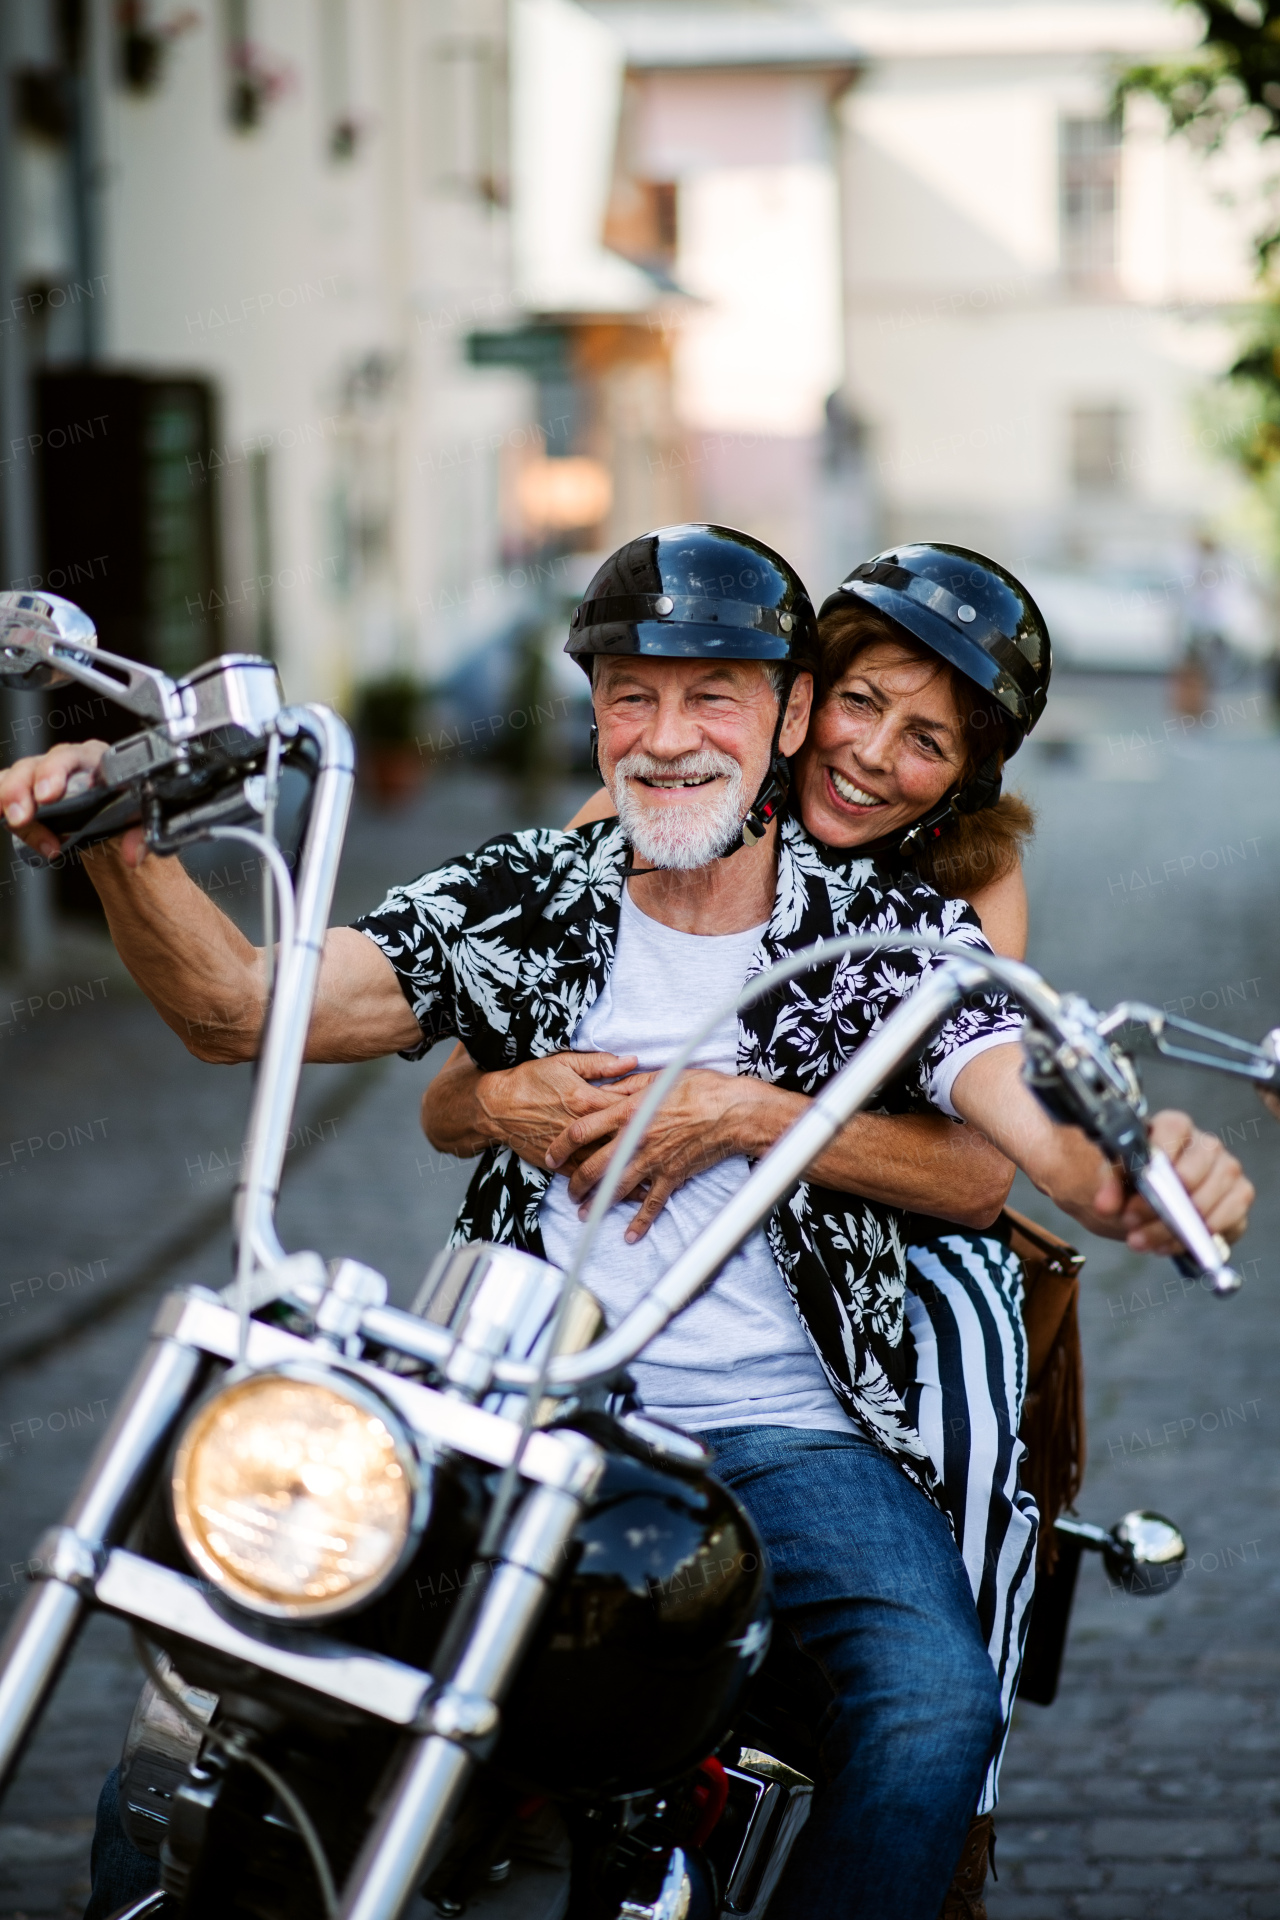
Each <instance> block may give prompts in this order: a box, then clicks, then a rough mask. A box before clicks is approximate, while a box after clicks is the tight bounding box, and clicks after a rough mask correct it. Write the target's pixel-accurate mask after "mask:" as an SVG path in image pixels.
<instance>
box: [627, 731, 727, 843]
mask: <svg viewBox="0 0 1280 1920" xmlns="http://www.w3.org/2000/svg"><path fill="white" fill-rule="evenodd" d="M664 774H670V775H683V776H685V777H686V778H696V777H698V776H699V775H701V776H705V775H707V774H722V775H724V778H723V779H721V780H717V781H716V782H715V784H714V785H713V786H706V787H690V788H689V789H688V794H689V798H688V800H687V801H686V802H681V803H678V804H675V805H673V804H672V803H670V802H664V803H662V804H661V805H659V806H646V805H645V803H644V798H643V795H644V788H643V787H640V786H637V785H636V784H635V780H636V777H637V776H640V777H649V778H653V777H654V776H661V775H664ZM613 784H614V801H615V803H616V805H617V809H618V819H619V820H620V822H621V823H622V830H623V832H624V833H625V834H626V836H627V839H628V840H629V841H630V842H631V845H632V846H633V847H634V849H635V851H636V854H637V856H638V857H639V858H640V859H641V860H643V861H644V862H645V864H646V866H650V867H666V868H669V869H673V870H675V871H677V872H681V873H690V872H692V871H693V870H694V869H695V868H697V867H706V866H710V864H711V862H712V861H713V860H718V859H719V857H720V855H721V854H722V853H725V852H727V851H728V849H729V848H730V847H731V846H732V845H733V842H734V841H735V840H736V839H737V837H738V834H739V832H740V831H741V828H742V818H743V815H744V813H745V812H746V805H745V802H744V800H743V780H742V768H741V767H740V766H739V765H738V763H737V761H736V760H734V759H732V758H731V757H730V756H729V755H728V754H727V753H717V752H716V751H715V750H714V749H713V748H710V747H704V748H703V749H702V750H701V752H699V753H682V754H678V755H677V756H676V758H675V759H674V760H655V759H654V757H653V755H652V754H648V753H629V754H627V755H626V756H625V758H623V759H621V760H619V762H618V764H617V766H616V767H615V768H614V781H613Z"/></svg>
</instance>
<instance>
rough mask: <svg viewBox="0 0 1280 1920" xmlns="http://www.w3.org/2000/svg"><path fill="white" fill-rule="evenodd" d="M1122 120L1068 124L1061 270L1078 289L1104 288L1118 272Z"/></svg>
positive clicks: (1062, 162)
mask: <svg viewBox="0 0 1280 1920" xmlns="http://www.w3.org/2000/svg"><path fill="white" fill-rule="evenodd" d="M1120 131H1121V129H1120V118H1119V115H1118V114H1111V115H1109V116H1108V117H1107V118H1106V119H1090V120H1085V119H1064V120H1063V121H1062V124H1061V128H1060V135H1059V144H1058V206H1059V225H1060V230H1061V237H1062V270H1063V272H1064V273H1065V274H1066V276H1067V278H1068V279H1069V280H1070V281H1071V282H1072V283H1073V284H1074V285H1076V286H1079V287H1084V288H1088V287H1096V286H1099V285H1103V286H1105V285H1106V284H1107V283H1108V282H1109V281H1110V280H1111V279H1112V278H1113V276H1114V274H1115V267H1116V210H1117V206H1118V200H1119V181H1120Z"/></svg>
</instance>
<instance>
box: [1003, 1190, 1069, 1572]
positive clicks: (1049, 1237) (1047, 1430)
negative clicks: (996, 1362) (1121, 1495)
mask: <svg viewBox="0 0 1280 1920" xmlns="http://www.w3.org/2000/svg"><path fill="white" fill-rule="evenodd" d="M1004 1218H1005V1223H1006V1226H1007V1228H1008V1230H1009V1242H1010V1245H1011V1246H1012V1248H1013V1251H1014V1252H1015V1253H1016V1254H1017V1255H1018V1257H1019V1258H1020V1259H1021V1261H1022V1265H1023V1273H1024V1276H1025V1281H1024V1284H1025V1306H1024V1316H1025V1322H1026V1330H1027V1393H1026V1397H1025V1399H1024V1401H1023V1407H1022V1424H1021V1426H1020V1428H1019V1435H1020V1437H1021V1439H1022V1442H1023V1445H1024V1446H1025V1447H1026V1449H1027V1452H1026V1457H1025V1459H1024V1460H1023V1462H1022V1484H1023V1486H1024V1487H1025V1488H1026V1489H1027V1491H1028V1492H1029V1493H1030V1494H1031V1495H1032V1497H1033V1498H1034V1500H1035V1502H1036V1505H1037V1506H1038V1507H1039V1509H1040V1540H1039V1545H1038V1546H1037V1549H1036V1564H1037V1568H1038V1570H1039V1572H1040V1573H1042V1574H1049V1573H1052V1572H1053V1569H1054V1565H1055V1563H1056V1561H1057V1558H1058V1545H1057V1540H1056V1537H1055V1534H1054V1527H1053V1523H1054V1521H1055V1520H1056V1519H1057V1517H1058V1515H1059V1514H1060V1513H1062V1512H1064V1511H1065V1510H1066V1509H1067V1508H1069V1507H1073V1506H1074V1505H1075V1502H1076V1497H1077V1495H1078V1494H1079V1492H1080V1488H1081V1485H1082V1484H1083V1481H1084V1469H1085V1461H1086V1438H1085V1410H1084V1354H1083V1352H1082V1350H1081V1346H1080V1319H1079V1313H1078V1304H1079V1298H1080V1278H1079V1276H1080V1269H1081V1267H1082V1266H1083V1265H1084V1256H1083V1254H1080V1253H1077V1252H1076V1250H1075V1248H1074V1247H1072V1246H1069V1245H1068V1243H1067V1242H1066V1241H1065V1240H1062V1239H1059V1237H1058V1236H1057V1234H1053V1233H1050V1232H1049V1231H1048V1230H1047V1229H1046V1228H1044V1227H1041V1226H1040V1225H1039V1224H1038V1223H1037V1222H1035V1221H1033V1220H1028V1219H1027V1218H1026V1217H1025V1216H1024V1215H1022V1214H1019V1213H1015V1212H1013V1210H1012V1209H1011V1208H1006V1209H1005V1215H1004Z"/></svg>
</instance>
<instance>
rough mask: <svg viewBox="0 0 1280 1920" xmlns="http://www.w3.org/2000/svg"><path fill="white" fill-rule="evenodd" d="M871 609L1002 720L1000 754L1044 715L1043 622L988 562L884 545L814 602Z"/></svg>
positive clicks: (958, 553)
mask: <svg viewBox="0 0 1280 1920" xmlns="http://www.w3.org/2000/svg"><path fill="white" fill-rule="evenodd" d="M859 604H861V605H865V606H872V607H875V608H877V609H878V611H879V612H880V613H883V614H887V615H888V617H889V619H890V620H894V621H896V622H897V624H898V625H899V626H900V627H905V628H906V630H907V632H908V633H909V634H911V635H912V636H913V638H914V639H916V640H920V641H923V643H924V645H925V646H926V647H929V648H931V649H932V651H933V652H934V653H938V654H941V655H942V658H943V659H944V660H947V661H949V662H950V664H951V665H952V666H953V667H955V668H956V669H957V671H958V672H960V673H962V674H963V675H964V676H965V678H966V679H967V680H972V681H973V683H974V684H975V686H979V687H981V688H982V691H983V692H984V693H986V694H988V695H989V696H990V698H991V699H992V700H994V701H995V703H996V705H997V706H999V707H1000V708H1001V709H1002V711H1003V712H1004V714H1005V716H1006V732H1007V736H1008V737H1007V742H1006V745H1005V756H1006V758H1007V757H1008V755H1009V754H1012V753H1016V752H1017V750H1018V748H1019V747H1020V746H1021V745H1022V742H1023V740H1024V739H1025V738H1026V736H1027V735H1028V734H1029V733H1030V731H1031V729H1032V728H1033V727H1034V726H1035V724H1036V721H1037V720H1038V719H1039V718H1040V715H1041V714H1042V713H1043V712H1044V706H1045V701H1046V699H1047V698H1048V693H1049V675H1050V673H1051V672H1052V670H1053V653H1052V650H1051V648H1050V645H1049V629H1048V628H1047V627H1046V625H1045V623H1044V616H1043V615H1042V613H1041V612H1040V609H1039V607H1037V605H1036V603H1035V601H1034V600H1033V599H1032V598H1031V595H1030V594H1029V593H1028V592H1027V590H1026V588H1025V587H1024V586H1023V585H1022V582H1021V581H1020V580H1015V578H1014V576H1013V575H1012V574H1011V573H1010V572H1008V570H1007V569H1006V568H1004V567H1002V566H1000V565H999V564H998V562H996V561H995V560H988V559H986V558H985V557H984V556H983V555H982V554H980V553H972V552H970V550H969V548H968V547H951V546H946V545H944V544H943V543H942V542H941V541H931V542H912V544H911V545H909V546H901V547H890V548H889V549H888V550H887V551H886V552H884V553H878V554H877V555H876V557H875V559H874V560H864V561H863V562H862V565H861V566H857V567H855V568H854V569H853V572H852V573H851V574H849V576H848V578H847V579H845V580H842V581H841V583H840V585H839V587H838V588H837V590H836V591H835V593H833V594H830V595H829V596H828V598H827V599H826V600H824V601H823V603H822V610H821V612H820V614H819V616H818V617H819V619H822V618H825V616H826V615H827V614H829V613H835V612H837V611H838V610H839V609H840V608H841V607H852V606H857V605H859Z"/></svg>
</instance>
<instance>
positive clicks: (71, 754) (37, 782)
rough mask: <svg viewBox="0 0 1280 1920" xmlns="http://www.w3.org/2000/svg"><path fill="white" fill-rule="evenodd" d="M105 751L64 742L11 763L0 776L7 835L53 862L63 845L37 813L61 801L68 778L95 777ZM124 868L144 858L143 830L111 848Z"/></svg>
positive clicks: (99, 745) (88, 743) (94, 743)
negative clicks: (42, 823)
mask: <svg viewBox="0 0 1280 1920" xmlns="http://www.w3.org/2000/svg"><path fill="white" fill-rule="evenodd" d="M106 751H107V743H106V741H105V740H76V741H71V740H67V741H64V742H62V743H61V744H60V745H58V746H56V747H51V748H50V749H49V751H48V753H42V754H39V755H32V756H29V757H28V758H27V759H25V760H15V761H14V763H13V765H12V766H11V767H6V768H5V770H4V772H3V773H2V774H0V816H3V818H4V822H5V825H6V826H7V827H8V828H9V829H10V831H11V832H13V833H16V834H17V836H18V838H19V839H20V840H23V841H25V842H26V844H27V846H29V847H30V848H31V849H32V851H33V852H34V853H38V854H41V855H43V857H44V858H45V859H46V860H53V859H56V857H57V855H58V854H59V853H60V852H61V850H62V842H61V841H60V840H59V838H58V835H57V834H56V833H54V832H53V830H52V828H50V827H42V826H41V825H40V822H39V821H38V820H37V819H36V817H35V815H36V808H37V807H43V806H47V805H48V804H49V802H50V801H52V800H61V798H62V796H63V794H64V793H65V792H66V790H67V782H68V781H69V780H70V779H71V778H72V776H73V775H75V774H77V773H79V774H89V775H90V776H93V775H96V773H97V771H98V765H99V762H100V761H101V759H102V756H103V754H104V753H105V752H106ZM116 844H117V845H118V846H119V849H120V855H121V858H122V859H123V861H124V863H125V865H126V866H127V867H134V868H136V867H140V866H141V865H142V862H143V861H144V860H145V859H146V857H147V847H146V830H145V828H143V827H130V828H128V829H127V831H126V832H124V833H123V834H121V835H120V838H119V840H118V842H117V843H116Z"/></svg>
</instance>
